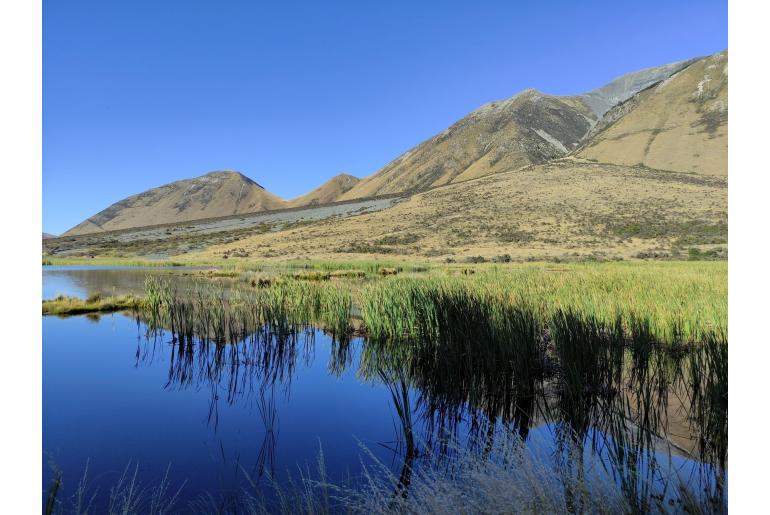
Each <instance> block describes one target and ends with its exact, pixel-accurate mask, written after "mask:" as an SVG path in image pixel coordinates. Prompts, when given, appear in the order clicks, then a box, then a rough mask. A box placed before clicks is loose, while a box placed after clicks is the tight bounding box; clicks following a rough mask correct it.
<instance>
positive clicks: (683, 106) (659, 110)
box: [577, 51, 728, 175]
mask: <svg viewBox="0 0 770 515" xmlns="http://www.w3.org/2000/svg"><path fill="white" fill-rule="evenodd" d="M727 82H728V80H727V51H724V52H721V53H719V54H714V55H712V56H709V57H706V58H703V59H700V60H697V61H695V62H693V63H692V64H690V65H689V66H688V67H687V68H685V69H684V70H682V71H680V72H678V73H676V74H675V75H673V76H672V77H670V78H669V79H667V80H665V81H663V82H661V83H659V84H657V85H655V86H653V87H650V88H648V89H646V90H644V91H642V92H640V93H639V94H638V95H636V96H635V97H633V98H631V99H629V100H628V101H626V102H624V103H622V104H620V105H618V106H616V107H614V108H612V109H610V110H609V111H608V112H607V114H606V115H605V116H604V119H603V120H602V121H601V122H600V123H599V124H597V126H596V127H595V128H594V130H593V131H592V134H591V135H590V139H589V141H588V143H587V144H586V145H585V147H584V148H582V149H581V150H580V151H579V152H578V153H577V155H578V156H579V157H582V158H585V159H591V160H596V161H599V162H604V163H615V164H623V165H636V164H643V165H645V166H649V167H651V168H658V169H662V170H673V171H679V172H694V173H700V174H707V175H726V174H727Z"/></svg>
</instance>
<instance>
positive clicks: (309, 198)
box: [287, 173, 359, 207]
mask: <svg viewBox="0 0 770 515" xmlns="http://www.w3.org/2000/svg"><path fill="white" fill-rule="evenodd" d="M358 181H359V179H358V178H357V177H353V176H352V175H348V174H346V173H341V174H339V175H335V176H334V177H332V178H331V179H329V180H328V181H326V182H325V183H323V184H322V185H320V186H319V187H317V188H316V189H314V190H313V191H311V192H310V193H306V194H304V195H302V196H301V197H297V198H295V199H293V200H290V201H289V202H288V203H287V205H288V207H298V206H310V205H315V204H327V203H329V202H334V201H336V200H339V199H340V197H341V196H342V195H343V194H345V193H347V192H348V191H350V189H351V188H353V187H354V186H355V185H356V184H357V183H358Z"/></svg>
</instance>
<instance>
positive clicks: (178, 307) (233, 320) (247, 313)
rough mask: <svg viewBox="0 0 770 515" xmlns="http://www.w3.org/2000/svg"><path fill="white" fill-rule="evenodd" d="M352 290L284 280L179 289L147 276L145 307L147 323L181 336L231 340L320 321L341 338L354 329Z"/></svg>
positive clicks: (200, 284)
mask: <svg viewBox="0 0 770 515" xmlns="http://www.w3.org/2000/svg"><path fill="white" fill-rule="evenodd" d="M351 305H352V296H351V293H350V291H348V290H347V289H345V288H343V287H341V286H340V285H338V284H334V283H326V282H308V281H300V280H294V279H282V280H281V281H275V282H273V283H271V284H270V287H265V288H256V289H241V288H226V287H225V286H224V285H222V284H217V283H213V284H212V283H208V282H203V281H201V282H197V283H195V284H194V285H193V286H192V287H190V288H188V289H186V290H184V291H180V290H177V289H176V287H175V286H174V285H173V283H172V282H171V281H169V280H165V279H162V278H157V277H154V276H148V277H147V279H146V281H145V299H144V306H145V312H146V315H147V318H148V326H149V327H150V328H151V329H152V330H154V329H162V328H168V329H170V330H171V331H172V333H173V334H174V335H175V336H176V337H178V338H180V339H182V340H188V341H192V339H193V338H196V337H197V338H200V339H202V340H204V341H209V340H212V341H215V342H218V343H233V342H238V341H241V340H243V339H244V338H247V337H248V336H249V335H250V334H254V333H257V332H260V331H265V330H269V331H270V332H274V333H276V334H278V335H285V334H289V333H294V332H297V331H300V330H302V329H305V328H307V327H309V326H311V325H319V326H321V327H323V328H325V329H326V330H328V331H329V332H331V333H332V334H334V335H335V336H337V337H340V338H343V337H346V335H348V334H349V332H350V325H351V324H350V309H351Z"/></svg>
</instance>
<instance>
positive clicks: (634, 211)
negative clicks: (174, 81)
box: [188, 158, 727, 259]
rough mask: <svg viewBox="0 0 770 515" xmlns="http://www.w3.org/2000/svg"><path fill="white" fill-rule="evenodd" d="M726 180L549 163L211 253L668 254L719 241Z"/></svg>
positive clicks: (723, 239)
mask: <svg viewBox="0 0 770 515" xmlns="http://www.w3.org/2000/svg"><path fill="white" fill-rule="evenodd" d="M726 220H727V181H726V179H725V178H721V177H713V176H699V175H694V174H683V173H676V172H668V171H661V170H654V169H650V168H646V167H628V166H619V165H608V164H599V163H590V162H586V161H580V160H576V159H572V158H566V159H562V160H559V161H555V162H552V163H547V164H543V165H536V166H530V167H526V168H523V169H520V170H515V171H510V172H505V173H499V174H495V175H492V176H487V177H483V178H480V179H475V180H472V181H468V182H464V183H459V184H450V185H447V186H443V187H440V188H435V189H432V190H429V191H426V192H423V193H419V194H416V195H413V196H412V197H411V198H409V199H408V200H406V201H404V202H401V203H398V204H396V205H394V206H393V207H391V208H389V209H386V210H383V211H379V212H376V213H370V214H363V215H359V216H352V217H348V218H344V219H327V220H320V221H316V222H314V223H312V224H307V225H303V226H299V227H295V228H290V229H287V230H281V231H278V232H269V233H264V234H259V235H254V236H251V237H249V238H246V239H241V240H240V241H238V242H237V243H232V244H228V245H215V246H211V247H209V248H207V249H206V250H204V251H202V252H200V253H198V254H189V255H188V257H189V258H196V257H198V258H204V259H205V258H216V257H220V256H221V255H222V254H223V253H226V252H229V251H231V250H232V249H231V247H233V248H234V247H238V248H241V249H245V251H246V252H247V253H249V255H250V256H251V257H252V258H259V257H277V258H280V259H293V258H304V257H313V258H329V259H341V258H350V257H358V258H360V257H362V256H365V257H391V258H392V257H394V256H410V257H413V258H418V257H419V258H433V259H444V258H446V257H454V258H457V259H460V258H462V257H469V256H484V257H486V258H492V257H494V256H498V255H503V254H509V255H510V256H512V258H514V259H516V258H521V259H525V258H544V257H549V256H550V257H560V256H561V257H578V256H583V257H586V256H593V257H599V258H612V257H622V258H630V257H644V256H645V255H646V254H645V253H647V254H648V255H652V254H653V253H659V254H661V256H659V257H665V255H671V253H672V252H673V253H676V252H677V251H679V250H680V249H686V248H688V247H690V246H699V245H700V246H706V247H707V248H708V246H713V245H720V244H725V243H726V237H727V226H726Z"/></svg>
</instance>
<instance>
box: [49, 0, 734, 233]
mask: <svg viewBox="0 0 770 515" xmlns="http://www.w3.org/2000/svg"><path fill="white" fill-rule="evenodd" d="M725 48H727V2H712V1H645V2H537V3H535V2H531V3H530V2H528V3H526V4H525V3H524V2H513V1H510V2H484V1H474V2H470V1H467V2H451V1H444V2H427V1H425V2H419V3H418V2H397V1H390V2H366V1H361V0H359V1H350V2H318V1H316V2H292V1H282V2H277V1H276V2H258V1H256V0H253V1H225V0H219V1H215V0H210V1H207V2H202V1H195V0H184V1H181V0H180V1H175V0H163V1H157V0H154V1H141V0H130V1H129V0H123V1H107V0H99V1H82V0H70V1H67V2H62V1H57V0H44V2H43V227H44V229H45V230H46V231H48V232H53V233H57V234H58V233H61V232H63V231H65V230H67V229H69V228H70V227H72V226H74V225H76V224H77V223H79V222H80V221H82V220H83V219H85V218H87V217H89V216H91V215H93V214H95V213H96V212H98V211H100V210H102V209H104V208H105V207H107V206H108V205H110V204H111V203H113V202H115V201H118V200H120V199H121V198H124V197H126V196H128V195H131V194H134V193H139V192H141V191H144V190H146V189H148V188H152V187H155V186H159V185H161V184H164V183H167V182H171V181H174V180H179V179H184V178H189V177H194V176H197V175H202V174H204V173H206V172H209V171H212V170H217V169H234V170H239V171H241V172H243V173H244V174H245V175H247V176H249V177H251V178H252V179H254V180H255V181H257V182H258V183H260V184H261V185H263V186H264V187H265V188H267V189H268V190H270V191H272V192H273V193H276V194H278V195H280V196H282V197H284V198H291V197H295V196H298V195H300V194H302V193H305V192H307V191H309V190H311V189H313V188H315V187H316V186H317V185H319V184H320V183H322V182H323V181H325V180H326V179H328V178H329V177H331V176H333V175H335V174H337V173H341V172H346V173H351V174H353V175H356V176H359V177H361V176H366V175H369V174H371V173H373V172H375V171H377V170H378V169H379V168H380V167H382V166H383V165H385V164H386V163H387V162H389V161H390V160H391V159H393V158H395V157H396V156H398V155H399V154H400V153H402V152H403V151H405V150H407V149H409V148H410V147H412V146H414V145H416V144H417V143H419V142H421V141H422V140H424V139H426V138H428V137H430V136H432V135H433V134H435V133H436V132H439V131H441V130H443V129H444V128H446V127H447V126H449V125H450V124H451V123H453V122H454V121H456V120H457V119H459V118H461V117H462V116H464V115H465V114H467V113H468V112H469V111H471V110H473V109H475V108H476V107H478V106H479V105H481V104H483V103H486V102H489V101H491V100H496V99H500V98H506V97H509V96H511V95H513V94H515V93H516V92H518V91H520V90H522V89H526V88H529V87H533V88H536V89H539V90H541V91H543V92H546V93H552V94H575V93H580V92H583V91H586V90H590V89H593V88H595V87H598V86H600V85H602V84H603V83H606V82H608V81H610V80H611V79H613V78H614V77H616V76H618V75H621V74H623V73H626V72H629V71H633V70H636V69H640V68H645V67H648V66H654V65H658V64H663V63H667V62H671V61H677V60H681V59H686V58H689V57H694V56H698V55H706V54H710V53H714V52H717V51H720V50H723V49H725Z"/></svg>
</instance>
